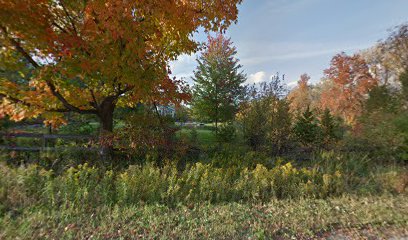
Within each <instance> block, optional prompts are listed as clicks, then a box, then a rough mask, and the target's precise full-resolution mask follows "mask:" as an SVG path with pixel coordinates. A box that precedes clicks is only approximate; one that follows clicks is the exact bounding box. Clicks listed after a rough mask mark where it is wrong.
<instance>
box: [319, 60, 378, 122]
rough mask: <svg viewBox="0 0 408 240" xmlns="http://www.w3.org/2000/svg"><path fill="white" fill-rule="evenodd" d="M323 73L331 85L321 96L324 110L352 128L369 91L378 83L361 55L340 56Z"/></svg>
mask: <svg viewBox="0 0 408 240" xmlns="http://www.w3.org/2000/svg"><path fill="white" fill-rule="evenodd" d="M324 73H325V75H326V79H328V80H327V81H330V84H328V85H329V87H328V88H326V89H325V90H324V91H323V92H322V94H321V108H322V109H326V108H328V109H330V111H331V112H332V113H333V114H335V115H338V116H341V117H343V118H344V119H345V120H346V122H348V123H350V124H353V123H354V122H355V120H356V117H358V116H359V115H360V114H361V113H362V110H363V106H364V102H365V100H366V99H367V97H368V93H369V91H370V90H371V89H373V88H374V87H375V86H377V85H378V79H377V78H375V77H374V76H373V75H372V74H371V73H370V71H369V67H368V65H367V63H366V62H365V60H364V59H363V58H362V57H361V56H360V55H358V54H355V55H353V56H348V55H346V54H345V53H340V54H337V55H336V56H334V57H333V59H332V60H331V65H330V67H329V68H328V69H326V70H325V71H324Z"/></svg>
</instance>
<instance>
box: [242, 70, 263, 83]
mask: <svg viewBox="0 0 408 240" xmlns="http://www.w3.org/2000/svg"><path fill="white" fill-rule="evenodd" d="M265 80H266V73H265V72H264V71H260V72H256V73H253V74H249V77H248V80H247V83H248V84H253V83H255V84H257V83H260V82H263V81H265Z"/></svg>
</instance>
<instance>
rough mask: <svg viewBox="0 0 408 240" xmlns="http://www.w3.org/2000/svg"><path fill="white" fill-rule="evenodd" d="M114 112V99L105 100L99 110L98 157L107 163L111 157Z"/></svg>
mask: <svg viewBox="0 0 408 240" xmlns="http://www.w3.org/2000/svg"><path fill="white" fill-rule="evenodd" d="M114 110H115V99H113V98H106V99H105V100H104V101H103V102H102V103H101V105H100V108H99V113H98V117H99V121H100V124H101V125H100V133H99V144H100V151H99V154H100V157H101V159H102V160H104V161H109V160H111V159H112V157H113V112H114Z"/></svg>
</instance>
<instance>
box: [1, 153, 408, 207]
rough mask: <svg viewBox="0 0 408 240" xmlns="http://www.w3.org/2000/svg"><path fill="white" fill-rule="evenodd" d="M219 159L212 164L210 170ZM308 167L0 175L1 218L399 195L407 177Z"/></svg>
mask: <svg viewBox="0 0 408 240" xmlns="http://www.w3.org/2000/svg"><path fill="white" fill-rule="evenodd" d="M219 161H221V160H219V159H218V160H216V163H217V162H218V164H219ZM308 165H309V166H308V167H295V166H294V165H293V164H292V163H290V162H286V163H285V162H283V161H282V160H277V161H275V162H274V163H273V166H270V167H265V166H264V165H262V164H257V165H255V166H254V167H244V166H236V165H230V166H227V167H222V168H221V167H216V166H214V164H212V163H208V164H204V163H200V162H198V163H195V164H191V165H188V166H187V167H186V168H185V169H183V170H179V169H177V167H176V164H171V163H164V164H163V166H161V167H158V166H157V165H155V164H154V163H147V164H145V165H133V166H130V167H128V168H127V169H124V170H102V168H97V167H94V166H89V165H87V164H84V165H78V166H76V167H71V168H69V169H68V170H66V171H64V172H62V173H60V174H55V173H54V172H53V171H52V170H45V169H43V168H41V167H38V166H37V165H28V166H20V167H17V168H16V167H10V166H6V165H2V166H1V168H0V171H1V173H0V210H1V212H2V214H5V213H7V212H9V211H19V210H20V209H22V208H26V207H30V206H43V207H47V208H55V209H60V208H70V207H81V208H94V207H97V206H114V205H116V204H119V205H120V206H130V205H139V204H143V203H147V204H164V205H167V206H176V205H179V204H184V205H191V204H193V205H194V204H199V203H204V202H209V203H222V202H251V203H256V202H268V201H271V200H273V199H301V198H313V199H315V198H327V197H334V196H341V195H344V194H359V195H370V194H383V193H392V194H399V193H403V192H404V191H405V188H406V185H407V182H408V173H407V170H406V168H404V167H403V166H398V165H395V166H390V165H388V166H387V167H379V166H378V164H371V163H370V161H368V160H367V159H356V157H353V155H349V156H346V155H337V154H334V153H333V152H326V153H322V154H320V155H319V157H318V158H316V159H315V160H314V161H312V162H311V163H309V164H308Z"/></svg>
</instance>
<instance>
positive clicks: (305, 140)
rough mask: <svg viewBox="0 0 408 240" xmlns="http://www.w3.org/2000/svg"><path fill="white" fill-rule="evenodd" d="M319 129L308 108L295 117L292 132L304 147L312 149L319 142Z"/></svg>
mask: <svg viewBox="0 0 408 240" xmlns="http://www.w3.org/2000/svg"><path fill="white" fill-rule="evenodd" d="M321 131H322V130H321V129H320V127H319V125H318V121H317V119H316V117H315V116H314V114H313V112H312V111H311V110H310V107H307V108H306V110H305V111H304V112H303V113H302V114H300V115H299V116H298V117H297V121H296V123H295V126H294V129H293V132H294V134H295V135H296V137H297V138H298V140H299V141H300V142H301V143H302V145H304V146H306V147H313V146H316V145H318V144H320V142H321Z"/></svg>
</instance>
